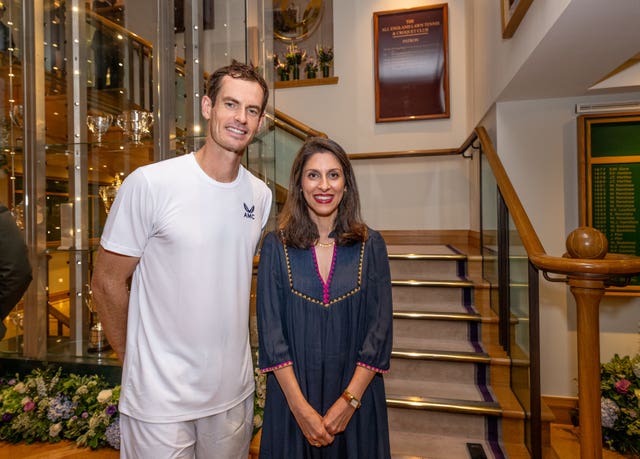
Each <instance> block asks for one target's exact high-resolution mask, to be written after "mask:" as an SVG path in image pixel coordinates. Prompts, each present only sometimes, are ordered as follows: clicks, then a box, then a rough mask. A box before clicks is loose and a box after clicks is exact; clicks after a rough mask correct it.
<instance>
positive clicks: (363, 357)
mask: <svg viewBox="0 0 640 459" xmlns="http://www.w3.org/2000/svg"><path fill="white" fill-rule="evenodd" d="M333 262H334V266H333V270H332V276H331V277H330V279H329V282H327V285H324V282H323V281H322V279H321V277H320V275H319V273H318V269H317V264H316V261H315V257H314V252H313V249H296V248H293V247H286V248H285V247H284V246H283V245H282V243H281V242H280V240H279V238H278V236H277V235H276V234H275V233H270V234H268V235H267V236H266V237H265V240H264V243H263V246H262V250H261V252H260V264H259V267H258V290H257V314H258V333H259V339H260V351H259V366H260V369H261V371H263V372H268V375H267V399H266V405H265V413H264V423H263V428H262V439H261V442H260V458H261V459H303V458H314V459H315V458H322V459H328V458H332V459H375V458H380V459H382V458H389V457H390V451H389V428H388V423H387V408H386V402H385V391H384V381H383V378H382V373H385V372H386V371H388V369H389V359H390V356H391V346H392V303H391V278H390V273H389V260H388V256H387V249H386V246H385V243H384V240H383V239H382V237H381V236H380V234H379V233H377V232H376V231H373V230H369V238H368V240H367V241H365V242H364V243H357V244H354V245H350V246H337V245H336V246H335V247H334V260H333ZM327 287H328V288H327ZM288 365H292V366H293V371H294V373H295V376H296V379H297V380H298V384H299V385H300V388H301V390H302V392H303V394H304V395H305V398H306V399H307V401H308V402H309V403H310V404H311V406H313V407H314V408H315V409H316V411H318V412H319V413H320V415H322V416H324V414H326V412H327V410H328V409H329V408H330V407H331V405H333V403H334V402H335V401H336V400H337V399H338V398H339V397H340V395H341V394H342V392H343V391H344V389H346V387H347V385H348V384H349V381H350V380H351V378H352V376H353V374H354V372H355V369H356V365H360V366H363V367H365V368H368V369H370V370H373V371H376V372H377V373H376V375H375V376H374V378H373V380H372V381H371V383H370V384H369V386H368V387H367V390H366V391H365V393H364V394H363V396H362V399H361V401H362V406H361V407H360V408H359V409H357V410H356V411H355V413H354V415H353V417H352V418H351V420H350V421H349V424H348V425H347V428H346V429H345V431H344V432H343V433H341V434H338V435H336V436H335V440H334V442H333V443H332V444H331V445H328V446H325V447H321V448H317V447H314V446H311V445H310V444H309V443H308V441H307V440H306V438H305V437H304V435H303V434H302V431H301V430H300V427H299V426H298V424H297V422H296V420H295V418H294V416H293V414H292V413H291V411H290V410H289V406H288V404H287V400H286V398H285V396H284V393H283V392H282V390H281V389H280V385H279V384H278V381H277V379H276V378H275V376H274V374H273V372H272V370H274V369H277V368H282V367H285V366H288Z"/></svg>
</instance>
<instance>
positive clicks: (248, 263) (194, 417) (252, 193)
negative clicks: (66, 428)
mask: <svg viewBox="0 0 640 459" xmlns="http://www.w3.org/2000/svg"><path fill="white" fill-rule="evenodd" d="M268 97H269V93H268V87H267V84H266V82H265V81H264V79H263V78H262V77H261V76H260V75H259V74H258V73H257V71H256V69H255V68H254V67H252V66H248V65H245V64H240V63H238V62H235V61H234V62H233V63H232V64H231V65H229V66H227V67H223V68H221V69H219V70H217V71H216V72H214V73H213V74H212V75H211V77H210V78H209V81H208V84H207V94H206V96H204V97H203V98H202V107H201V108H202V115H203V116H204V118H205V119H206V120H207V130H206V141H205V145H204V146H203V147H202V148H200V149H199V150H198V151H196V152H194V153H191V154H188V155H184V156H179V157H176V158H173V159H169V160H165V161H160V162H157V163H154V164H150V165H147V166H144V167H140V168H138V169H136V170H135V171H134V172H133V173H131V174H130V175H129V176H128V177H127V178H126V179H125V180H124V182H123V184H122V186H121V187H120V189H119V190H118V194H117V197H116V200H115V202H114V203H113V206H112V207H111V211H110V213H109V217H108V219H107V223H106V225H105V229H104V232H103V234H102V237H101V240H100V244H101V247H100V248H99V251H98V257H97V260H96V264H95V267H94V272H93V279H92V291H93V299H94V302H95V304H96V306H97V310H98V313H99V316H100V320H101V322H102V325H103V327H104V330H105V333H106V336H107V338H108V339H109V343H110V344H111V346H112V348H113V349H114V350H115V352H116V353H117V354H118V357H119V359H120V360H121V362H122V363H123V371H122V391H121V395H120V402H119V410H120V414H121V415H120V431H121V440H122V441H121V457H122V458H135V459H144V458H153V459H160V458H166V457H181V458H182V457H184V458H194V457H198V458H207V459H215V458H221V459H223V458H224V459H231V458H242V459H246V457H247V456H248V450H249V443H250V441H251V433H252V429H253V426H252V424H253V391H254V381H253V367H252V360H251V352H250V345H249V330H248V322H249V296H250V288H251V273H252V262H253V256H254V254H255V251H256V248H257V246H258V243H259V241H260V237H261V233H262V230H263V228H264V226H265V224H266V223H267V219H268V216H269V211H270V208H271V191H270V190H269V188H268V187H267V186H266V185H265V183H264V182H262V181H261V180H259V179H257V178H256V177H254V176H253V175H252V174H251V173H250V172H249V171H247V170H246V169H245V168H244V167H242V165H241V159H242V155H243V153H244V150H245V149H246V147H247V145H248V144H249V142H250V141H251V140H252V139H253V137H254V135H255V133H256V132H257V130H258V128H259V126H260V124H261V122H262V120H263V115H264V110H265V107H266V104H267V100H268ZM129 279H131V280H130V282H131V284H130V285H131V287H130V290H129V288H128V285H129Z"/></svg>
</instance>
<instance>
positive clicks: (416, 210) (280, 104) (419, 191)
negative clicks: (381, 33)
mask: <svg viewBox="0 0 640 459" xmlns="http://www.w3.org/2000/svg"><path fill="white" fill-rule="evenodd" d="M440 3H442V2H441V1H420V0H406V1H403V2H402V5H401V6H399V5H398V2H397V1H395V0H376V1H371V0H339V1H338V0H334V2H333V17H334V31H333V33H334V50H335V62H334V66H335V67H334V74H335V75H336V76H338V78H339V82H338V84H337V85H328V86H311V87H304V88H288V89H278V90H276V94H275V104H276V107H277V108H278V109H279V110H281V111H283V112H284V113H287V114H289V115H291V116H293V117H295V118H297V119H298V120H300V121H302V122H303V123H305V124H307V125H308V126H311V127H313V128H314V129H317V130H319V131H322V132H325V133H327V134H328V135H329V136H330V137H332V138H333V139H335V140H336V141H337V142H338V143H340V144H341V145H342V146H343V147H344V148H345V150H346V151H347V152H348V153H363V152H381V151H398V150H429V149H442V148H454V147H459V146H460V145H461V144H462V142H463V141H464V140H465V138H466V136H467V135H468V134H469V133H470V131H471V127H470V125H469V110H468V105H467V102H468V100H469V95H468V93H467V92H468V89H469V87H470V86H469V80H468V78H467V76H468V68H467V55H466V49H467V48H466V46H465V41H466V40H467V24H466V19H465V18H466V16H465V10H466V9H468V7H467V2H465V1H464V0H452V1H449V2H447V3H448V13H449V29H448V30H449V56H448V61H449V86H450V97H451V99H450V113H451V117H450V118H448V119H439V120H427V121H405V122H393V123H378V124H376V122H375V77H374V72H375V70H374V49H373V13H374V12H379V11H389V10H396V9H398V8H414V7H418V6H424V5H430V4H440ZM300 46H301V47H304V43H301V44H300ZM467 162H468V160H462V159H460V158H454V159H452V158H442V157H440V158H436V159H433V158H416V159H404V160H400V161H395V162H394V161H387V160H375V161H370V160H367V161H356V162H355V163H354V168H355V172H356V175H357V179H358V184H359V187H360V190H361V195H362V207H363V216H364V218H365V219H366V221H367V223H368V224H369V225H371V226H372V227H374V228H377V229H438V228H447V229H468V228H469V224H470V223H469V215H468V206H469V193H470V192H469V180H470V179H469V175H470V173H469V169H468V165H467ZM452 183H455V184H456V186H455V187H453V190H452V191H450V189H451V184H452ZM443 200H444V201H443ZM443 203H444V205H443Z"/></svg>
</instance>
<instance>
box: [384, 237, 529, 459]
mask: <svg viewBox="0 0 640 459" xmlns="http://www.w3.org/2000/svg"><path fill="white" fill-rule="evenodd" d="M388 251H389V260H390V265H391V273H392V287H393V290H392V293H393V309H394V313H393V323H394V325H393V326H394V338H393V351H392V357H391V358H392V360H391V368H390V371H389V373H387V374H386V375H385V388H386V394H387V406H388V413H389V427H390V435H391V452H392V457H393V458H394V459H441V458H442V459H452V458H453V459H455V458H471V459H483V458H486V459H491V458H495V459H502V458H504V457H507V455H506V454H505V452H504V451H505V449H504V445H501V441H502V440H501V439H502V434H503V429H506V430H505V432H509V433H512V432H514V434H513V435H510V437H511V438H520V439H522V438H523V435H522V434H521V431H522V427H521V426H522V415H523V414H522V412H521V410H519V409H516V407H517V406H518V404H517V400H515V397H514V396H513V394H512V392H511V389H510V387H509V385H508V384H509V372H508V368H509V366H508V363H509V361H508V359H506V358H504V351H503V350H502V348H501V347H500V348H499V349H496V348H495V346H496V345H495V344H492V343H493V341H491V340H493V338H494V337H495V336H497V331H496V318H495V317H494V314H493V313H492V312H491V311H490V310H485V309H476V307H475V306H474V295H475V292H476V284H475V283H474V282H471V281H470V280H469V278H468V276H469V274H468V271H469V268H468V258H467V257H466V255H465V254H461V253H460V252H459V251H458V250H457V249H456V248H454V247H452V246H447V245H438V246H388ZM474 269H476V270H477V268H474ZM474 279H475V278H474ZM480 292H481V293H482V292H483V291H480ZM481 298H484V297H481ZM483 338H489V339H490V343H489V344H488V348H486V347H485V345H484V344H483V343H482V340H483ZM487 349H489V351H487ZM491 379H494V380H496V381H497V382H498V386H496V388H495V390H494V388H493V387H492V386H491V384H492V381H491ZM496 381H493V384H496ZM505 393H506V395H505ZM505 399H506V400H507V401H508V403H507V404H506V405H503V404H504V401H505ZM517 441H520V440H517ZM516 449H517V448H516ZM513 450H514V448H513V447H511V448H510V451H509V452H511V451H513Z"/></svg>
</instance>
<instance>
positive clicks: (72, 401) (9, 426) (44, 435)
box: [0, 369, 120, 449]
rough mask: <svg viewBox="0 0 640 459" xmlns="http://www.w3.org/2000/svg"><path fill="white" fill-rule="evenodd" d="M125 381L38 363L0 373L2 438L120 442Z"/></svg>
mask: <svg viewBox="0 0 640 459" xmlns="http://www.w3.org/2000/svg"><path fill="white" fill-rule="evenodd" d="M119 397H120V386H115V387H112V386H111V385H110V384H109V383H107V382H106V381H105V380H104V379H103V378H101V377H100V376H95V375H93V376H79V375H75V374H70V375H63V374H62V370H61V369H58V370H52V369H47V370H41V369H36V370H34V371H32V372H31V373H29V374H28V375H26V376H25V377H23V378H21V377H20V376H19V375H16V377H15V378H10V379H4V378H3V379H0V416H1V417H0V440H4V441H9V442H12V443H18V442H26V443H33V442H36V441H40V442H58V441H60V440H61V439H68V440H72V441H75V442H76V443H77V444H78V446H82V447H85V446H88V447H90V448H93V449H95V448H100V447H103V446H111V447H113V448H115V449H119V447H120V430H119V414H118V399H119Z"/></svg>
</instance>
